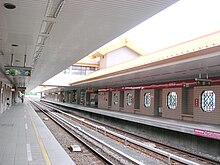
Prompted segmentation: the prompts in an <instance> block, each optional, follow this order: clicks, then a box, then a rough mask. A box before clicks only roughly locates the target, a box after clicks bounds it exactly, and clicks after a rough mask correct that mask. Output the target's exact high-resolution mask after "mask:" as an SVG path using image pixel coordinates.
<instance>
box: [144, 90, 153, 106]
mask: <svg viewBox="0 0 220 165" xmlns="http://www.w3.org/2000/svg"><path fill="white" fill-rule="evenodd" d="M150 104H151V98H150V93H145V94H144V106H145V107H150Z"/></svg>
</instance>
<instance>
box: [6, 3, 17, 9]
mask: <svg viewBox="0 0 220 165" xmlns="http://www.w3.org/2000/svg"><path fill="white" fill-rule="evenodd" d="M4 7H5V8H6V9H15V8H16V6H15V5H14V4H12V3H5V4H4Z"/></svg>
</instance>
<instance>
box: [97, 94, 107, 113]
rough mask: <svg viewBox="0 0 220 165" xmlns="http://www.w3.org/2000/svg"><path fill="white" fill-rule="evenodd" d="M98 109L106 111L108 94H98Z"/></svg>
mask: <svg viewBox="0 0 220 165" xmlns="http://www.w3.org/2000/svg"><path fill="white" fill-rule="evenodd" d="M98 108H101V109H108V92H99V94H98Z"/></svg>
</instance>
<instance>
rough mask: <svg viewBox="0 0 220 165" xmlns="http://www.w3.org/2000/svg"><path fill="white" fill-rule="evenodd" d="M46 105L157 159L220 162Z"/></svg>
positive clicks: (202, 162)
mask: <svg viewBox="0 0 220 165" xmlns="http://www.w3.org/2000/svg"><path fill="white" fill-rule="evenodd" d="M44 105H46V106H48V107H49V108H52V109H54V110H57V111H58V112H60V113H62V114H63V115H65V116H66V117H68V118H71V119H72V120H74V121H76V122H79V123H81V124H82V125H85V126H87V127H89V128H91V129H93V130H96V131H97V132H99V133H102V134H103V135H105V136H108V137H110V138H112V139H115V140H117V141H119V142H121V143H124V144H125V145H127V146H130V147H132V148H135V149H137V150H139V151H141V152H142V153H145V154H147V155H151V156H153V157H156V158H157V159H160V160H162V161H163V162H166V163H168V164H204V165H208V164H210V165H217V164H220V162H218V161H217V160H213V159H210V158H204V157H202V156H200V155H197V154H193V153H190V152H187V151H183V150H180V149H177V148H174V147H170V146H168V145H164V144H162V143H158V142H155V141H152V140H149V139H146V138H144V137H141V136H138V135H136V134H132V133H130V132H126V131H124V130H121V129H119V128H116V127H112V126H109V125H107V124H103V123H100V122H98V121H96V120H93V119H88V118H85V117H81V116H79V115H74V116H73V115H70V114H68V113H65V112H63V111H61V110H60V108H57V106H54V105H51V104H48V103H46V104H45V103H44Z"/></svg>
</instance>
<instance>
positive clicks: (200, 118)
mask: <svg viewBox="0 0 220 165" xmlns="http://www.w3.org/2000/svg"><path fill="white" fill-rule="evenodd" d="M204 90H212V91H214V93H215V109H214V110H213V111H212V112H204V111H203V110H202V109H201V99H200V98H201V97H200V95H201V93H202V92H203V91H204ZM195 99H198V100H199V104H198V105H199V106H198V107H196V106H195ZM193 102H194V121H197V122H202V123H210V124H220V86H201V87H195V88H194V100H193Z"/></svg>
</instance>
